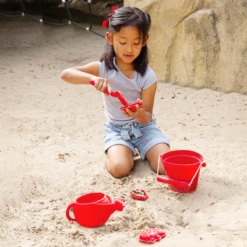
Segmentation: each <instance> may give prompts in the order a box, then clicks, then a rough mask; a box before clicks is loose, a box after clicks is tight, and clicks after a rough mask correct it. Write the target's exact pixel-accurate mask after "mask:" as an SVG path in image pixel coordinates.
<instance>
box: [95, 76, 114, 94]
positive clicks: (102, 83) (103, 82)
mask: <svg viewBox="0 0 247 247" xmlns="http://www.w3.org/2000/svg"><path fill="white" fill-rule="evenodd" d="M92 81H94V83H95V85H94V87H95V88H96V90H98V91H100V92H104V91H105V90H106V89H107V90H108V92H109V93H110V92H111V87H110V84H109V82H108V80H107V79H106V78H102V77H93V78H92Z"/></svg>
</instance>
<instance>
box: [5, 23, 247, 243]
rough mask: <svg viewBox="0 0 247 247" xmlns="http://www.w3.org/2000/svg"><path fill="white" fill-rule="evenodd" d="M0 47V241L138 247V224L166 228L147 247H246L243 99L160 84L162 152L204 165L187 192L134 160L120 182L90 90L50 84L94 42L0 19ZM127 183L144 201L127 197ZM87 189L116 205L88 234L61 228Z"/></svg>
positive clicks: (246, 114) (97, 46) (66, 31)
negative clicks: (180, 152) (109, 162)
mask: <svg viewBox="0 0 247 247" xmlns="http://www.w3.org/2000/svg"><path fill="white" fill-rule="evenodd" d="M94 29H95V30H96V31H98V32H99V33H101V34H104V32H105V30H103V29H101V27H100V26H94ZM151 38H152V37H151ZM0 40H1V48H0V72H1V76H0V78H1V80H0V83H1V85H0V95H1V97H0V101H1V104H0V114H1V128H0V134H1V138H0V157H1V163H0V185H1V186H0V197H1V201H0V209H1V210H0V246H8V247H12V246H13V247H17V246H21V247H22V246H42V247H48V246H49V247H55V246H59V247H61V246H66V247H67V246H71V247H76V246H100V247H103V246H107V247H111V246H112V247H116V246H121V247H123V246H126V247H130V246H131V247H132V246H144V244H143V243H140V242H139V241H138V236H139V234H140V232H141V231H142V230H143V229H145V228H147V227H158V228H161V229H163V230H165V231H166V234H167V237H166V238H164V239H162V240H161V241H160V242H157V243H155V246H157V247H158V246H169V247H172V246H174V247H177V246H183V247H187V246H188V247H198V246H199V247H204V246H205V247H208V246H214V247H216V246H220V247H221V246H224V247H226V246H229V247H230V246H247V235H246V230H247V193H246V181H247V175H246V174H247V172H246V165H247V156H246V154H247V127H246V126H247V96H246V95H241V94H238V93H229V94H225V93H222V92H217V91H213V90H210V89H200V90H199V89H193V88H184V87H180V86H177V85H172V84H169V83H162V82H159V84H158V92H157V97H156V101H155V108H154V112H155V115H156V117H157V123H158V126H159V127H160V128H161V130H162V132H163V133H164V134H165V135H166V136H167V137H168V138H169V140H170V141H171V149H172V150H176V149H188V150H193V151H196V152H198V153H200V154H202V155H203V157H204V161H205V163H206V164H207V166H206V167H205V168H202V169H201V172H200V176H199V183H198V186H197V190H196V191H195V192H194V193H189V194H188V193H187V194H181V193H175V192H173V191H172V190H170V189H169V187H168V186H167V185H166V184H164V183H159V182H157V181H156V174H155V173H154V172H152V171H151V170H150V168H149V166H148V164H147V163H146V162H143V161H141V160H138V161H137V162H136V166H135V168H134V170H133V171H132V172H131V174H130V175H129V176H128V177H126V178H123V179H114V178H113V177H111V176H110V175H109V174H108V173H107V171H106V170H105V168H104V166H103V161H104V157H105V155H104V153H103V124H104V121H105V117H104V109H103V103H102V100H101V95H100V94H99V93H98V92H97V91H95V90H94V89H93V87H91V86H85V85H83V86H75V85H70V84H67V83H65V82H63V81H62V80H61V79H60V73H61V71H62V70H63V69H64V68H67V67H71V66H76V65H80V64H85V63H87V62H90V61H94V60H97V59H98V58H99V55H100V53H101V50H102V48H103V46H104V39H103V38H101V37H99V36H97V35H95V34H93V33H91V32H87V31H84V30H83V29H80V28H78V27H76V26H74V25H68V26H63V27H56V26H51V25H47V24H41V23H38V22H35V21H32V20H29V19H28V18H19V19H6V18H1V19H0ZM154 69H155V68H154ZM137 188H139V189H144V190H145V191H146V192H147V193H148V195H149V199H148V200H147V201H137V200H133V199H132V198H131V197H130V191H131V190H133V189H137ZM89 192H104V193H106V194H108V195H110V196H111V197H112V198H113V199H118V198H125V208H124V210H123V211H122V212H119V211H116V212H114V213H113V214H112V215H111V216H110V218H109V220H108V221H107V223H106V224H105V225H104V226H101V227H99V228H85V227H82V226H80V225H79V224H77V223H76V222H70V221H68V220H67V218H66V215H65V211H66V208H67V206H68V204H69V203H71V202H74V201H75V200H76V198H77V197H79V196H80V195H82V194H86V193H89Z"/></svg>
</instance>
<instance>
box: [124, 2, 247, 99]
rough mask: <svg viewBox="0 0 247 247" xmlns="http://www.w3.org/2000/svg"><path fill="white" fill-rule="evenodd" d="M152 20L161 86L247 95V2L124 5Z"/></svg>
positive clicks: (153, 57)
mask: <svg viewBox="0 0 247 247" xmlns="http://www.w3.org/2000/svg"><path fill="white" fill-rule="evenodd" d="M124 5H125V6H136V7H139V8H140V9H142V10H144V11H147V12H148V13H149V14H150V15H151V17H152V28H151V32H150V40H149V49H150V51H151V64H150V65H151V67H152V68H153V69H154V70H155V71H156V73H157V76H158V78H159V80H160V81H164V82H171V83H175V84H178V85H183V86H190V87H196V88H203V87H209V88H212V89H216V90H220V91H224V92H233V91H236V92H240V93H243V94H247V0H238V1H234V0H224V1H223V0H174V1H171V0H162V1H161V0H125V1H124Z"/></svg>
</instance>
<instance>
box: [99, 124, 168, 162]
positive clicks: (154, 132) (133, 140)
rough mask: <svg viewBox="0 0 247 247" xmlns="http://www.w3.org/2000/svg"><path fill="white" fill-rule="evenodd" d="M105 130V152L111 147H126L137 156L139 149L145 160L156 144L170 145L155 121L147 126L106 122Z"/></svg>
mask: <svg viewBox="0 0 247 247" xmlns="http://www.w3.org/2000/svg"><path fill="white" fill-rule="evenodd" d="M104 129H105V134H104V143H105V152H107V150H108V149H109V148H110V147H111V146H114V145H124V146H127V147H129V148H130V149H131V150H132V152H133V154H135V148H137V149H138V151H139V153H140V156H141V158H142V159H145V156H146V153H147V152H148V150H149V149H150V148H152V147H153V146H155V145H156V144H159V143H166V144H167V145H169V141H168V139H167V138H166V137H165V136H164V135H163V134H162V133H161V131H160V129H159V128H158V127H157V125H156V122H155V119H153V120H152V121H151V122H149V123H148V124H146V125H142V124H139V123H138V122H136V121H134V122H131V123H127V124H124V125H118V124H114V123H111V122H106V123H105V124H104Z"/></svg>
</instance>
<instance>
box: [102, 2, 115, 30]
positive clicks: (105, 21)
mask: <svg viewBox="0 0 247 247" xmlns="http://www.w3.org/2000/svg"><path fill="white" fill-rule="evenodd" d="M116 9H117V7H116V6H112V7H111V12H110V14H113V13H114V11H115V10H116ZM108 26H109V17H108V18H107V19H105V20H104V21H103V22H102V27H104V28H108Z"/></svg>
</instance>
